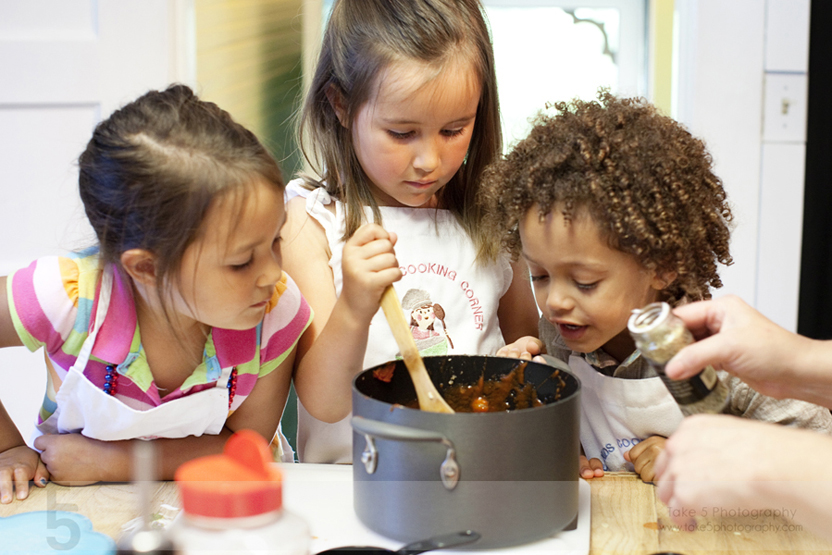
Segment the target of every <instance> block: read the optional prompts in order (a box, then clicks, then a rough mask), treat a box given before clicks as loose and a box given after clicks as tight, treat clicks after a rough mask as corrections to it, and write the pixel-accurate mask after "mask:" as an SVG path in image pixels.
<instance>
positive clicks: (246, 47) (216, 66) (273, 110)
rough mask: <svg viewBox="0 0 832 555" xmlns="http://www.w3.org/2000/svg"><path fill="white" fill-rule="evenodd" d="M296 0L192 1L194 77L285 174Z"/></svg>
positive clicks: (290, 139) (291, 160) (297, 47)
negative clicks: (259, 144)
mask: <svg viewBox="0 0 832 555" xmlns="http://www.w3.org/2000/svg"><path fill="white" fill-rule="evenodd" d="M302 3H303V2H302V0H195V2H194V9H195V17H196V80H197V83H198V88H199V92H200V95H201V97H202V98H204V99H205V100H210V101H212V102H216V103H217V104H218V105H219V106H221V107H222V108H224V109H225V110H227V111H228V112H230V113H231V115H232V116H233V117H234V118H235V119H236V120H237V121H239V122H240V123H242V124H243V125H245V126H246V127H248V128H249V129H251V130H252V131H254V132H255V133H256V134H257V136H258V137H259V138H260V140H261V141H263V142H264V144H266V146H267V147H269V149H270V150H271V151H272V153H273V154H274V155H275V156H276V157H277V158H278V160H279V161H280V163H281V167H282V169H283V172H284V175H285V177H286V178H287V179H288V178H289V177H290V176H291V175H292V174H293V173H294V172H295V171H296V170H297V169H299V164H300V162H299V156H298V153H297V151H296V146H295V145H296V141H295V139H294V136H295V131H294V119H293V118H294V113H295V110H296V107H297V101H298V97H299V95H300V92H301V87H302V77H301V46H302V42H303V39H302V30H303V26H302V18H301V7H302Z"/></svg>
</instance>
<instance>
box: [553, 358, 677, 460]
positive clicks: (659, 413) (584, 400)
mask: <svg viewBox="0 0 832 555" xmlns="http://www.w3.org/2000/svg"><path fill="white" fill-rule="evenodd" d="M569 367H570V368H571V369H572V372H573V373H574V374H575V375H576V376H577V377H578V379H579V380H581V445H582V446H583V448H584V454H586V456H587V458H589V459H593V458H596V459H601V461H602V462H603V463H604V470H608V471H611V472H615V471H619V470H629V471H631V472H632V471H633V465H632V463H629V462H627V461H626V460H624V453H626V452H627V451H629V450H630V449H631V448H632V447H633V446H634V445H635V444H636V443H638V442H639V441H641V440H643V439H647V438H648V437H650V436H656V435H658V436H664V437H667V436H669V435H670V434H671V433H673V431H674V430H676V428H677V427H678V426H679V424H680V423H681V422H682V412H681V411H680V410H679V405H678V404H677V403H676V401H675V400H674V399H673V397H671V395H670V393H669V392H668V391H667V387H666V386H665V385H664V383H662V380H661V378H659V377H658V376H656V377H653V378H644V379H633V380H630V379H623V378H613V377H611V376H606V375H604V374H602V373H600V372H598V371H597V370H596V369H594V368H593V367H592V366H591V365H590V364H589V363H588V362H587V361H586V360H585V359H584V358H583V357H580V356H576V355H572V356H570V357H569Z"/></svg>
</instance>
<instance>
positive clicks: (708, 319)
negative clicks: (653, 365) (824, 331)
mask: <svg viewBox="0 0 832 555" xmlns="http://www.w3.org/2000/svg"><path fill="white" fill-rule="evenodd" d="M673 312H674V314H676V315H677V316H678V317H679V318H680V319H682V321H684V322H685V324H686V325H687V327H688V328H689V329H690V330H691V332H692V333H693V335H694V337H696V338H697V339H698V341H696V342H695V343H694V344H692V345H689V346H687V347H685V348H683V349H682V350H681V351H679V352H678V353H677V354H676V356H675V357H673V358H672V359H670V361H669V362H668V363H667V366H666V367H665V372H666V373H667V375H668V376H669V377H671V378H673V379H683V378H688V377H690V376H692V375H694V374H697V373H698V372H699V371H701V370H702V368H704V367H705V366H707V365H709V364H710V365H711V366H713V367H714V368H716V369H717V370H720V369H721V370H725V371H726V372H728V373H729V374H733V375H735V376H737V377H739V378H740V379H741V380H743V381H744V382H746V383H747V384H748V385H750V386H751V387H752V388H754V389H755V390H757V391H759V392H760V393H763V394H765V395H769V396H771V397H775V398H778V399H782V398H797V399H803V400H806V401H810V402H813V403H817V404H822V405H824V406H832V358H830V356H832V343H830V342H827V341H815V340H812V339H809V338H806V337H803V336H800V335H797V334H794V333H791V332H789V331H787V330H785V329H783V328H781V327H780V326H778V325H777V324H775V323H774V322H772V321H771V320H769V319H768V318H766V317H765V316H763V315H762V314H760V313H759V312H757V311H756V310H754V309H753V308H751V307H750V306H748V305H747V304H746V303H745V302H744V301H743V300H742V299H740V298H739V297H735V296H727V297H722V298H719V299H715V300H711V301H702V302H696V303H691V304H688V305H683V306H680V307H678V308H676V309H674V310H673Z"/></svg>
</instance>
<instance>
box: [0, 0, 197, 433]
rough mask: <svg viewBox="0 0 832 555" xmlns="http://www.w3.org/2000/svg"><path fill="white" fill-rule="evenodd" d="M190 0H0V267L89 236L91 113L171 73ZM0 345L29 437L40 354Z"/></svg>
mask: <svg viewBox="0 0 832 555" xmlns="http://www.w3.org/2000/svg"><path fill="white" fill-rule="evenodd" d="M190 3H191V2H189V0H25V1H17V0H0V75H2V79H3V85H2V86H0V237H2V243H0V244H2V245H3V246H2V247H0V275H7V274H8V273H9V272H10V271H12V270H13V269H15V268H18V267H20V266H22V265H26V264H28V263H29V262H30V261H31V260H33V259H35V258H37V257H40V256H44V255H49V254H61V253H65V252H66V251H68V250H73V249H77V248H79V247H84V246H88V245H89V244H91V243H92V242H93V237H92V231H91V229H90V227H89V225H88V224H87V222H86V218H85V216H84V212H83V208H82V206H81V203H80V200H79V199H78V192H77V182H78V169H77V164H76V161H77V158H78V156H79V154H80V153H81V151H82V150H83V148H84V146H85V145H86V143H87V141H88V140H89V138H90V136H91V134H92V130H93V128H94V127H95V125H96V123H97V122H98V121H99V120H100V119H101V118H102V117H103V116H106V115H108V114H110V113H111V112H112V111H113V110H115V109H116V108H118V107H119V106H121V105H123V104H124V103H126V102H128V101H130V100H131V99H133V98H135V97H137V96H138V95H140V94H142V93H143V92H145V91H147V90H149V89H151V88H164V87H165V86H167V84H168V83H170V82H171V81H176V80H182V79H178V77H180V74H181V72H180V68H181V67H183V65H182V63H181V54H182V53H181V52H180V50H182V49H183V48H184V47H185V46H186V44H185V43H184V42H183V36H187V35H188V33H184V32H183V25H184V23H185V22H183V19H182V14H184V13H187V7H188V6H189V5H190ZM22 350H23V349H22V348H21V349H20V350H19V349H7V350H3V351H0V400H2V402H3V404H4V405H5V407H6V408H7V410H8V411H9V413H10V414H11V415H12V418H13V419H15V422H16V423H17V424H18V427H20V428H21V432H22V433H23V435H24V437H26V438H27V439H28V437H29V434H30V432H31V430H32V429H33V427H34V418H35V415H36V411H37V407H38V405H39V403H40V401H41V399H42V397H43V392H44V383H45V370H44V366H43V357H42V355H41V354H35V355H28V356H25V355H26V353H25V352H24V353H21V352H20V351H22Z"/></svg>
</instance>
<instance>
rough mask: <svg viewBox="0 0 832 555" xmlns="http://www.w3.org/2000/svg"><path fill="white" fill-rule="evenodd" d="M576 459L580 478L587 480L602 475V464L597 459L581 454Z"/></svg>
mask: <svg viewBox="0 0 832 555" xmlns="http://www.w3.org/2000/svg"><path fill="white" fill-rule="evenodd" d="M578 460H579V464H578V473H579V474H580V476H581V478H583V479H585V480H589V479H591V478H600V477H601V476H603V475H604V464H603V463H602V462H601V461H600V460H599V459H587V458H586V457H585V456H584V455H581V456H580V458H579V459H578Z"/></svg>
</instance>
